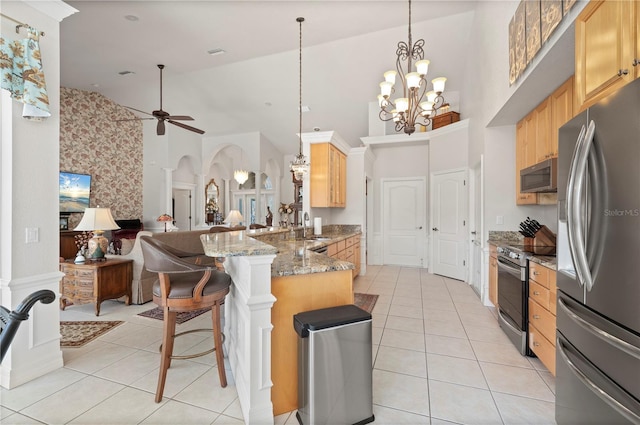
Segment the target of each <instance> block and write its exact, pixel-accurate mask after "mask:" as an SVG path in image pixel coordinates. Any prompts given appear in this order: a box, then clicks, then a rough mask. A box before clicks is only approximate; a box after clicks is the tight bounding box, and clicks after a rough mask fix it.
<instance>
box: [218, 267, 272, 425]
mask: <svg viewBox="0 0 640 425" xmlns="http://www.w3.org/2000/svg"><path fill="white" fill-rule="evenodd" d="M274 258H275V255H260V256H238V257H226V258H225V261H224V267H225V270H226V272H227V273H228V274H229V275H230V276H231V278H232V279H233V285H232V286H231V290H230V293H229V295H228V296H227V300H226V302H225V305H226V307H225V329H224V332H225V336H226V341H225V348H226V351H227V353H228V355H229V363H230V365H231V370H232V372H233V377H234V378H235V381H236V388H237V391H238V398H239V400H240V407H241V409H242V414H243V416H244V421H245V423H246V424H273V404H272V403H271V387H272V386H273V383H272V382H271V330H272V329H273V326H272V325H271V307H272V306H273V303H274V302H275V301H276V298H275V297H274V296H273V295H272V294H271V263H272V262H273V259H274Z"/></svg>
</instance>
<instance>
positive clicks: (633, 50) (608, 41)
mask: <svg viewBox="0 0 640 425" xmlns="http://www.w3.org/2000/svg"><path fill="white" fill-rule="evenodd" d="M637 9H638V5H637V4H636V2H633V1H615V0H607V1H591V2H590V3H589V4H588V5H587V6H585V8H584V9H583V10H582V12H581V13H580V15H579V16H578V17H577V18H576V22H575V27H576V42H575V43H576V47H575V54H576V58H575V71H576V72H575V79H576V85H575V87H576V93H575V95H576V100H577V102H576V103H577V105H578V109H579V110H583V109H585V108H587V107H588V106H590V105H592V104H593V103H595V102H597V101H598V100H600V99H602V98H603V97H605V96H607V95H608V94H610V93H613V92H614V91H615V90H617V89H619V88H620V87H622V86H624V85H625V84H627V83H629V82H631V81H632V80H633V79H634V78H636V75H637V73H638V71H637V70H635V69H634V67H635V68H638V66H637V59H639V58H638V56H640V55H638V54H637V52H638V46H636V43H637V39H638V35H637V34H636V37H634V32H635V28H636V27H637V26H638V22H637V19H638V17H637V14H638V10H637Z"/></svg>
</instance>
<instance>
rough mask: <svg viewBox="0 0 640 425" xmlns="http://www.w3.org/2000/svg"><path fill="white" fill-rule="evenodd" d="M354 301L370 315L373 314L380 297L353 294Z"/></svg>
mask: <svg viewBox="0 0 640 425" xmlns="http://www.w3.org/2000/svg"><path fill="white" fill-rule="evenodd" d="M353 300H354V301H353V303H354V304H355V305H357V306H358V307H360V308H361V309H363V310H365V311H367V312H368V313H371V312H372V311H373V307H375V305H376V301H378V296H377V295H375V294H359V293H357V292H355V293H354V294H353Z"/></svg>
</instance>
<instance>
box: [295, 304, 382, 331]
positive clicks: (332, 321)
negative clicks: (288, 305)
mask: <svg viewBox="0 0 640 425" xmlns="http://www.w3.org/2000/svg"><path fill="white" fill-rule="evenodd" d="M365 320H371V314H370V313H368V312H366V311H365V310H363V309H361V308H360V307H358V306H356V305H353V304H347V305H340V306H336V307H329V308H321V309H319V310H311V311H305V312H302V313H298V314H295V315H294V316H293V327H294V328H295V330H296V332H297V333H298V335H300V336H301V337H302V338H306V337H308V336H309V331H319V330H321V329H326V328H331V327H334V326H342V325H347V324H349V323H356V322H363V321H365Z"/></svg>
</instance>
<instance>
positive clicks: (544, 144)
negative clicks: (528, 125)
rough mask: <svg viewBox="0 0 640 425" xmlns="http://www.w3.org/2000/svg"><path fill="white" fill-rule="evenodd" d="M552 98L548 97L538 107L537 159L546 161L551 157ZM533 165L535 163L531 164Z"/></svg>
mask: <svg viewBox="0 0 640 425" xmlns="http://www.w3.org/2000/svg"><path fill="white" fill-rule="evenodd" d="M552 137H553V135H552V131H551V98H546V99H545V100H544V101H542V103H541V104H540V105H538V107H537V108H536V138H535V147H536V161H535V163H538V162H540V161H544V160H545V159H549V158H551V155H552V149H551V139H552ZM531 165H533V164H531Z"/></svg>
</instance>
